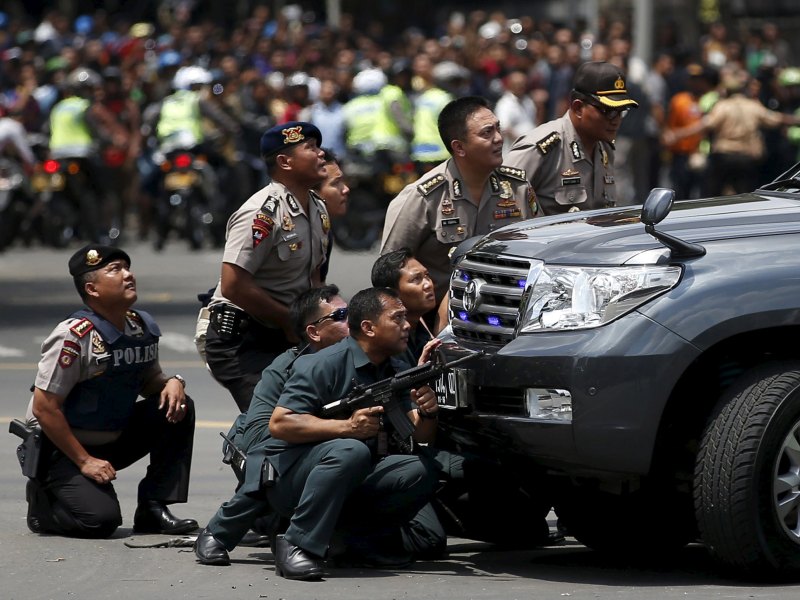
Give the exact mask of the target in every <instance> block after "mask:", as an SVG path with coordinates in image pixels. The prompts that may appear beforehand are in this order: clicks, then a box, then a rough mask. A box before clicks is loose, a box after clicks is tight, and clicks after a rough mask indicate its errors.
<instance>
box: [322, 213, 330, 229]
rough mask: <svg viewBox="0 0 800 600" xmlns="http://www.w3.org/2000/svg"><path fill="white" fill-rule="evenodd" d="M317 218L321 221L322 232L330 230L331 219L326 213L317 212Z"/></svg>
mask: <svg viewBox="0 0 800 600" xmlns="http://www.w3.org/2000/svg"><path fill="white" fill-rule="evenodd" d="M319 219H320V221H322V232H323V233H328V232H329V231H330V230H331V220H330V219H329V218H328V214H327V213H319Z"/></svg>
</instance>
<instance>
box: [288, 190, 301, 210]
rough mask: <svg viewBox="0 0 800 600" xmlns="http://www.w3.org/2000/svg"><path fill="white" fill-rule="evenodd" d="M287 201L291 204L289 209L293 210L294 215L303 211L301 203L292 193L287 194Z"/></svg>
mask: <svg viewBox="0 0 800 600" xmlns="http://www.w3.org/2000/svg"><path fill="white" fill-rule="evenodd" d="M286 203H287V204H288V205H289V211H291V213H292V214H293V215H296V214H299V213H300V212H302V211H301V209H300V205H299V204H298V203H297V200H295V197H294V196H292V195H291V194H287V195H286Z"/></svg>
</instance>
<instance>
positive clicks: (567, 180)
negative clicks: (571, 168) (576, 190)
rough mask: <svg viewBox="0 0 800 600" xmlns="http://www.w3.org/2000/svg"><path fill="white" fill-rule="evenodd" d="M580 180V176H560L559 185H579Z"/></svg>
mask: <svg viewBox="0 0 800 600" xmlns="http://www.w3.org/2000/svg"><path fill="white" fill-rule="evenodd" d="M580 182H581V178H580V177H562V178H561V185H579V184H580Z"/></svg>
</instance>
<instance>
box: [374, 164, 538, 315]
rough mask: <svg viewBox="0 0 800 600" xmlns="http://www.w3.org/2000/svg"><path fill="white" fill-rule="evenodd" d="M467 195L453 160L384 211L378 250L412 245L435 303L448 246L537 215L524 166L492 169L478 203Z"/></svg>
mask: <svg viewBox="0 0 800 600" xmlns="http://www.w3.org/2000/svg"><path fill="white" fill-rule="evenodd" d="M466 193H467V190H466V187H465V186H464V183H463V177H462V176H461V174H460V173H459V170H458V167H457V166H456V163H455V161H454V160H453V159H452V158H451V159H448V160H446V161H445V162H443V163H442V164H440V165H439V166H437V167H436V168H434V169H433V170H431V171H430V172H429V173H426V174H425V176H424V177H422V178H421V179H420V180H419V181H417V182H416V183H413V184H410V185H408V186H406V187H405V188H404V189H403V191H401V192H400V193H399V194H398V195H397V197H396V198H394V200H392V201H391V203H390V204H389V208H388V210H387V212H386V222H385V224H384V228H383V240H382V242H381V254H386V253H387V252H392V251H393V250H397V249H399V248H403V247H408V248H410V249H411V251H412V252H413V253H414V256H415V257H416V258H417V260H419V261H420V262H421V263H422V264H423V265H425V267H426V268H427V269H428V271H429V272H430V275H431V279H433V283H434V286H435V290H436V300H437V302H438V301H440V300H441V299H442V298H443V297H444V295H445V293H446V292H447V290H448V287H449V281H450V273H451V266H450V257H449V253H450V250H451V248H454V247H455V246H457V245H458V244H459V243H461V242H462V241H464V240H465V239H467V238H470V237H472V236H476V235H483V234H486V233H489V232H490V231H494V230H495V229H498V228H500V227H503V226H504V225H508V224H510V223H515V222H517V221H520V220H522V219H527V218H530V217H532V216H535V215H536V213H537V205H536V200H537V198H536V196H535V195H534V194H533V190H532V189H531V187H530V185H529V184H528V181H527V178H526V175H525V171H524V170H522V169H518V168H514V167H509V166H505V165H504V166H501V167H498V168H497V169H495V170H494V172H493V173H492V174H491V175H490V176H489V181H488V184H487V186H486V188H485V189H484V191H483V195H482V196H481V198H480V201H479V203H478V204H476V203H475V202H473V201H472V200H471V199H470V198H468V197H467V196H466Z"/></svg>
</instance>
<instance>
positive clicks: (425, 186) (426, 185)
mask: <svg viewBox="0 0 800 600" xmlns="http://www.w3.org/2000/svg"><path fill="white" fill-rule="evenodd" d="M444 182H445V178H444V175H442V174H441V173H440V174H439V175H436V176H434V177H431V178H430V179H428V180H427V181H423V182H422V183H420V184H419V185H418V186H417V191H418V192H419V193H420V194H422V195H423V196H427V195H428V194H430V193H431V192H432V191H433V190H435V189H436V188H437V187H439V186H440V185H442V184H443V183H444Z"/></svg>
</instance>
